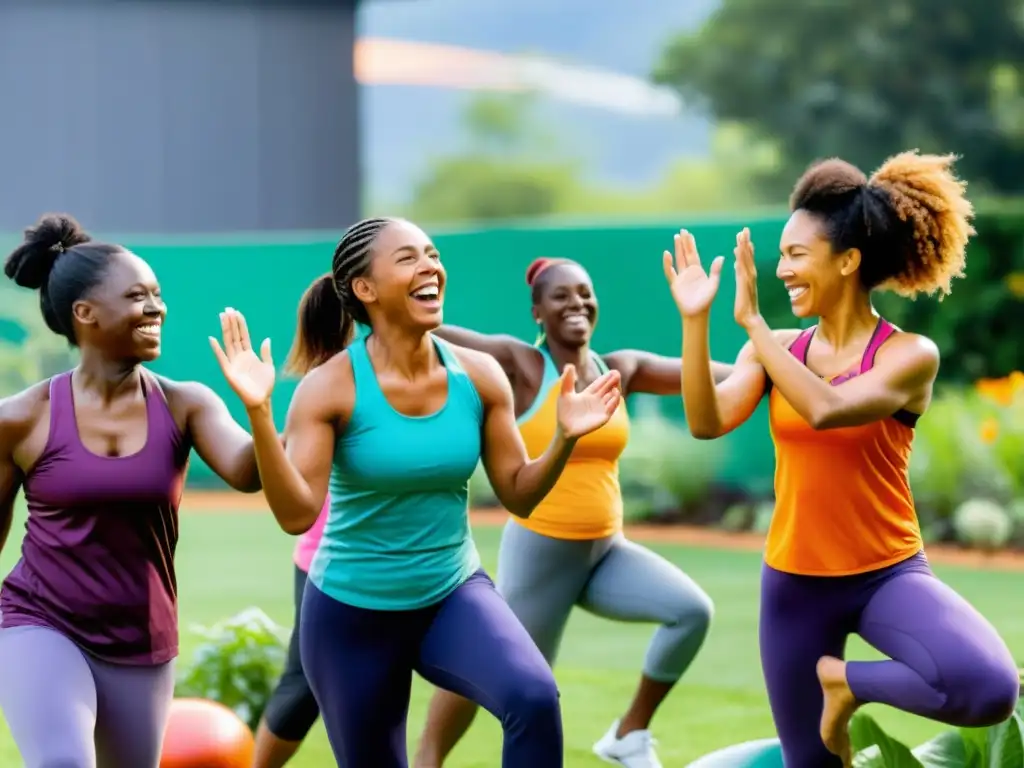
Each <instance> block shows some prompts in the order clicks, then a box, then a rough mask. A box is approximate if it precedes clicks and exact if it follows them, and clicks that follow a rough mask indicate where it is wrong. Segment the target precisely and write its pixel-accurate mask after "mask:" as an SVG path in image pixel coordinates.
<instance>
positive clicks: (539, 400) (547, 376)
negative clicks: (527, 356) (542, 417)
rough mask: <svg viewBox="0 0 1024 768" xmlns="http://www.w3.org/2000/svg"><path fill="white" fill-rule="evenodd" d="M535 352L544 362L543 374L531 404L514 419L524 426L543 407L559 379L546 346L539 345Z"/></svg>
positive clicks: (553, 361)
mask: <svg viewBox="0 0 1024 768" xmlns="http://www.w3.org/2000/svg"><path fill="white" fill-rule="evenodd" d="M537 351H538V352H540V356H541V358H543V360H544V374H543V376H542V377H541V381H540V387H538V388H537V394H536V396H535V397H534V398H533V402H532V403H530V407H529V408H527V409H526V410H525V411H523V412H522V413H521V414H520V415H519V418H518V419H516V423H517V424H520V425H521V424H525V423H526V422H528V421H529V420H530V419H532V418H533V417H534V416H536V415H537V412H538V411H539V410H540V409H541V408H542V407H543V406H544V403H545V401H546V400H547V399H548V397H549V395H550V393H551V388H552V387H553V386H555V383H556V382H557V381H558V377H559V372H558V369H557V368H556V367H555V360H554V358H553V357H551V352H550V351H549V350H548V347H547V344H539V345H538V346H537Z"/></svg>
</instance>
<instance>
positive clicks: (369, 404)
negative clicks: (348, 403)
mask: <svg viewBox="0 0 1024 768" xmlns="http://www.w3.org/2000/svg"><path fill="white" fill-rule="evenodd" d="M366 339H367V337H366V336H364V337H363V338H361V339H356V340H355V341H353V342H352V343H351V344H349V345H348V359H349V361H350V362H351V364H352V379H353V381H354V383H355V389H356V403H355V409H354V410H376V409H378V408H380V407H382V406H383V407H389V405H388V402H387V399H386V398H385V397H384V393H383V392H382V391H381V389H380V385H379V384H378V383H377V374H376V373H375V372H374V370H373V363H371V362H370V353H369V352H368V351H367V349H366ZM352 415H353V417H354V416H355V413H353V414H352Z"/></svg>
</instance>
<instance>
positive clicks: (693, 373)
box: [682, 315, 765, 440]
mask: <svg viewBox="0 0 1024 768" xmlns="http://www.w3.org/2000/svg"><path fill="white" fill-rule="evenodd" d="M708 327H709V322H708V317H707V315H701V316H698V317H686V318H683V364H682V365H683V369H682V382H683V386H682V390H683V391H682V394H683V411H684V413H685V414H686V426H687V428H688V429H689V430H690V434H692V435H693V436H694V437H696V438H698V439H701V440H710V439H713V438H716V437H721V436H722V435H725V434H728V433H729V432H731V431H732V430H734V429H736V427H738V426H739V425H740V424H742V423H743V422H745V421H746V420H747V419H749V418H750V416H751V414H752V413H753V412H754V410H755V409H756V408H757V405H758V403H759V402H760V401H761V397H762V396H763V395H764V391H765V372H764V368H763V367H762V366H761V364H760V363H759V362H758V361H757V359H756V357H755V355H754V349H753V347H752V345H750V344H747V345H745V346H744V347H743V349H741V350H740V353H739V355H738V356H737V358H736V364H735V366H733V371H732V374H731V375H730V376H727V377H726V378H725V379H724V380H723V381H721V382H716V381H715V377H714V374H713V372H712V363H711V354H710V347H709V344H708Z"/></svg>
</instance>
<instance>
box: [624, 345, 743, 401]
mask: <svg viewBox="0 0 1024 768" xmlns="http://www.w3.org/2000/svg"><path fill="white" fill-rule="evenodd" d="M604 360H605V362H606V363H607V364H608V365H609V367H611V368H614V369H615V370H617V371H618V372H619V373H620V374H622V390H623V394H626V395H631V394H634V393H637V392H642V393H645V394H649V395H678V394H680V393H681V392H682V375H681V369H682V364H683V361H682V360H681V359H680V358H678V357H664V356H662V355H655V354H653V353H651V352H643V351H641V350H638V349H623V350H619V351H618V352H612V353H611V354H609V355H605V356H604ZM733 367H734V366H733V365H732V364H730V363H717V362H715V361H714V360H712V361H711V375H712V377H713V378H714V380H715V383H716V384H720V383H721V382H723V381H725V380H726V379H727V378H728V377H729V375H730V374H731V373H732V372H733Z"/></svg>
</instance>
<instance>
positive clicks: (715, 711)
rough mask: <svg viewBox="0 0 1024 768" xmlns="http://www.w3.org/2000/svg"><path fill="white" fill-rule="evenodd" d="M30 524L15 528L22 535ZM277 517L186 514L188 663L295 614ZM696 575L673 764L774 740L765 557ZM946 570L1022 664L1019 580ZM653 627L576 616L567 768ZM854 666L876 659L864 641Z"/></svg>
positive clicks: (701, 556)
mask: <svg viewBox="0 0 1024 768" xmlns="http://www.w3.org/2000/svg"><path fill="white" fill-rule="evenodd" d="M21 527H22V524H21V522H20V521H16V522H15V531H20V529H21ZM18 535H19V534H16V533H15V532H12V536H11V538H12V540H11V541H10V542H9V543H8V546H7V548H6V551H5V552H4V553H3V555H2V557H0V573H2V574H6V573H7V571H8V570H9V569H10V568H11V566H12V565H13V563H14V561H15V560H16V558H17V555H18ZM498 536H499V531H498V530H497V529H492V528H482V529H478V530H477V531H476V537H477V541H478V543H479V546H480V550H481V553H482V555H483V559H484V563H485V565H486V566H487V567H488V568H489V569H493V567H494V563H495V557H496V553H497V543H498ZM293 542H294V540H293V539H291V538H290V537H288V536H286V535H285V534H283V533H281V532H280V531H279V529H278V528H277V526H276V524H275V523H274V521H273V519H272V518H271V516H270V514H269V513H267V514H266V515H252V514H224V515H188V514H186V515H184V519H183V522H182V534H181V543H180V546H179V549H178V578H179V585H180V598H181V626H182V657H181V661H182V663H184V662H186V661H187V660H188V659H189V658H190V656H191V653H192V650H193V648H194V646H195V640H194V638H193V637H191V636H190V633H189V626H190V625H192V624H194V623H201V624H207V623H212V622H214V621H216V620H218V619H222V618H225V617H227V616H229V615H231V614H234V613H235V612H237V611H239V610H241V609H243V608H246V607H249V606H259V607H260V608H262V609H263V610H264V611H266V613H267V614H269V615H270V616H271V617H272V618H273V619H275V620H276V621H278V622H280V623H282V624H284V625H285V626H288V625H290V623H291V618H292V604H291V590H292V571H291V568H292V565H291V548H292V545H293ZM655 548H656V549H657V550H658V551H659V552H661V553H662V554H664V555H665V556H666V557H668V558H669V559H671V560H672V561H674V562H676V563H678V564H679V565H680V567H682V568H683V569H685V570H686V571H687V572H688V573H689V574H690V575H691V576H693V577H694V578H695V579H697V581H698V582H700V583H701V584H702V585H703V586H704V588H705V589H706V590H707V591H708V592H709V593H710V594H711V596H712V597H713V598H714V600H715V603H716V615H715V622H714V625H713V627H712V631H711V636H710V639H709V641H708V643H707V644H706V645H705V648H704V650H703V652H702V653H701V655H700V656H699V657H698V659H697V662H696V663H695V665H694V667H693V668H692V669H691V670H690V672H689V673H688V674H687V676H686V677H685V678H684V680H683V681H682V683H681V684H680V685H679V687H678V688H677V690H676V691H674V692H673V694H672V695H671V697H670V698H669V700H668V701H667V702H666V704H665V705H664V707H663V708H662V710H661V711H660V713H659V715H658V718H657V719H656V721H655V725H654V730H655V734H656V736H657V738H658V740H659V751H660V754H661V756H662V760H663V762H664V763H665V765H666V766H684V765H686V764H687V763H688V762H689V761H691V760H693V759H695V758H696V757H698V756H700V755H702V754H705V753H707V752H710V751H713V750H714V749H717V748H719V747H722V746H725V745H727V744H734V743H737V742H740V741H745V740H747V739H754V738H760V737H765V736H771V735H773V730H772V723H771V716H770V714H769V712H768V703H767V699H766V697H765V693H764V687H763V684H762V680H761V671H760V664H759V661H758V652H757V632H756V627H757V581H758V570H759V565H760V558H759V556H758V555H757V554H753V553H741V552H725V551H717V550H710V549H693V548H686V547H678V546H657V547H655ZM937 570H938V571H939V574H940V575H941V576H942V577H943V578H945V579H946V580H947V581H948V582H949V583H950V584H951V585H952V586H953V587H955V588H956V589H958V590H959V591H960V592H961V593H962V594H963V595H965V596H966V597H967V598H968V599H969V600H971V601H972V602H973V603H974V604H975V605H976V606H977V607H978V608H979V609H980V610H981V611H982V613H984V614H985V615H986V616H988V617H989V618H990V619H991V620H992V621H993V622H994V623H995V624H996V626H997V627H998V629H999V630H1000V631H1001V632H1002V633H1003V636H1004V637H1005V638H1006V640H1007V641H1008V643H1009V644H1010V647H1011V648H1012V649H1013V651H1014V653H1015V654H1016V656H1017V658H1018V659H1021V658H1024V610H1021V606H1022V604H1024V602H1022V601H1024V598H1022V597H1021V594H1022V589H1021V587H1022V582H1024V579H1022V577H1021V575H1020V574H1012V573H996V572H980V571H972V570H966V569H958V568H939V569H937ZM650 633H651V628H650V627H649V626H644V625H625V624H614V623H611V622H608V621H603V620H600V619H596V618H594V617H591V616H589V615H587V614H585V613H583V612H577V614H576V615H575V616H574V618H573V620H572V622H571V623H570V626H569V630H568V632H567V634H566V638H565V643H564V646H563V649H562V653H561V657H560V661H559V665H558V669H557V677H558V682H559V685H560V687H561V690H562V703H563V712H564V718H565V740H566V756H567V759H566V765H567V766H570V767H574V766H580V767H582V766H595V768H596V766H597V765H601V763H600V762H599V761H598V760H597V758H596V757H594V756H593V755H592V754H591V752H590V747H591V744H592V743H593V742H594V741H595V740H596V739H597V738H599V737H600V736H601V735H602V734H603V733H604V731H605V729H606V728H607V727H608V725H609V724H610V723H611V721H612V719H613V718H615V717H616V716H618V715H619V714H620V713H621V712H622V710H623V708H624V707H625V705H626V703H627V702H628V700H629V698H630V696H631V694H632V692H633V688H634V685H635V684H636V678H637V674H638V670H639V668H640V664H641V662H642V659H643V655H644V650H645V648H646V645H647V641H648V639H649V637H650ZM851 655H852V656H853V657H854V658H876V656H875V655H873V652H872V651H870V650H869V649H868V648H866V646H864V645H863V644H862V643H860V642H859V641H854V642H853V643H852V645H851ZM417 682H418V684H417V686H416V688H415V690H414V696H413V703H412V711H411V713H410V718H409V736H410V744H412V743H414V740H415V739H416V737H417V736H418V733H419V730H420V728H421V726H422V724H423V718H424V713H425V708H426V703H427V700H428V698H429V696H430V692H431V689H430V688H429V687H428V686H427V685H425V684H423V683H422V682H421V681H417ZM872 714H873V715H875V716H876V717H877V718H878V719H879V721H880V722H881V723H882V725H883V727H885V728H887V729H890V730H891V731H892V732H894V734H895V735H897V736H899V737H901V738H903V739H905V740H906V741H908V742H910V743H912V744H916V743H919V742H921V741H925V740H926V739H928V738H930V737H931V736H932V735H934V733H936V732H937V730H938V727H937V726H935V725H934V724H931V723H929V722H927V721H924V720H920V719H917V718H913V717H910V716H906V715H903V714H902V713H898V712H894V711H890V710H886V709H884V708H878V710H877V711H874V712H872ZM500 749H501V732H500V729H499V728H498V727H497V725H496V723H495V722H494V721H493V720H492V718H490V717H489V716H488V715H486V713H484V714H483V715H482V716H481V717H480V718H479V719H478V721H477V723H476V725H474V727H473V729H472V730H471V731H470V733H469V735H468V736H467V738H466V739H465V740H464V741H463V742H462V744H461V745H460V746H459V747H458V749H457V750H456V752H455V753H454V755H453V756H452V759H451V761H450V762H449V765H450V766H451V767H452V768H470V767H472V768H494V766H497V765H499V764H500V757H499V756H500ZM20 764H21V762H20V760H19V758H18V754H17V750H16V749H15V747H14V744H13V742H12V741H11V738H10V735H9V733H8V732H7V729H6V726H5V725H4V723H3V721H2V720H0V766H4V767H5V768H14V766H18V765H20ZM293 765H295V766H296V768H324V766H328V765H333V761H332V759H331V754H330V750H329V748H328V745H327V739H326V736H325V735H324V731H323V729H322V727H320V726H319V725H318V726H317V728H316V729H315V730H314V731H313V733H312V734H311V736H310V738H309V740H308V742H307V744H306V745H305V746H304V748H303V750H302V751H301V752H300V753H299V755H298V757H297V758H296V759H295V760H294V761H293Z"/></svg>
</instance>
